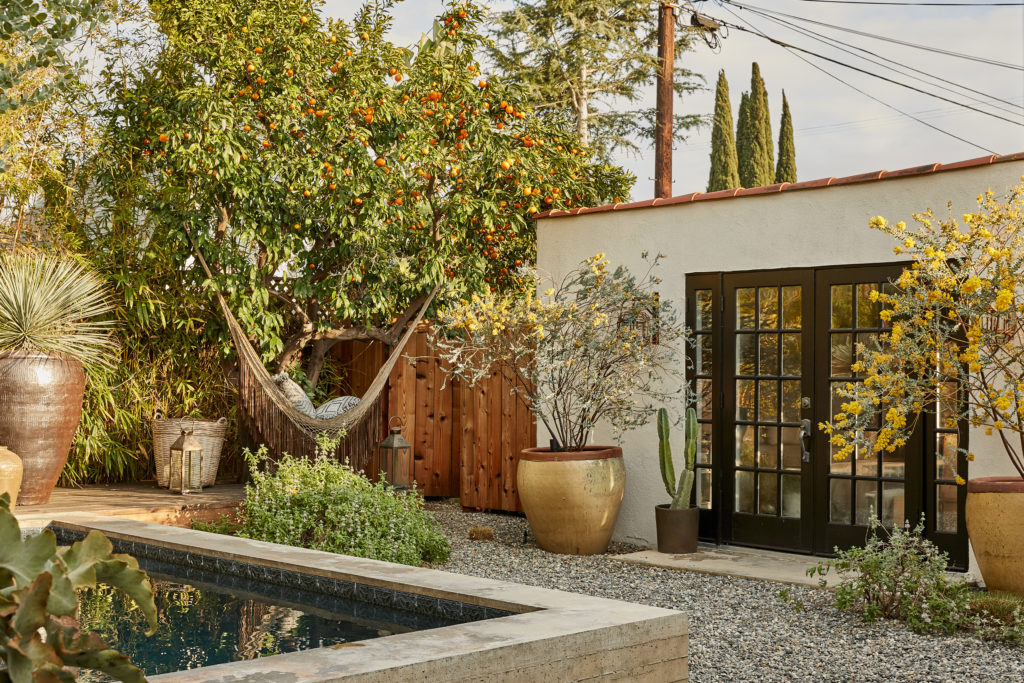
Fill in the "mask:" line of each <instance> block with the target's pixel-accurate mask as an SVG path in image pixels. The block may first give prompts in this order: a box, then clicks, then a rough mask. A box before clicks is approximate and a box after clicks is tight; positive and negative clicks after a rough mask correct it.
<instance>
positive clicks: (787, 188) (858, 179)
mask: <svg viewBox="0 0 1024 683" xmlns="http://www.w3.org/2000/svg"><path fill="white" fill-rule="evenodd" d="M1021 160H1024V152H1017V153H1015V154H1004V155H1002V156H985V157H978V158H976V159H967V160H965V161H957V162H953V163H949V164H927V165H924V166H914V167H913V168H904V169H900V170H898V171H873V172H871V173H860V174H858V175H851V176H846V177H845V178H818V179H817V180H805V181H803V182H800V183H777V184H775V185H766V186H764V187H750V188H735V189H732V190H720V191H718V192H709V193H706V194H703V193H700V192H692V193H690V194H684V195H679V196H676V197H666V198H664V199H646V200H643V201H638V202H630V203H629V204H621V203H620V204H606V205H604V206H594V207H590V208H584V209H571V210H569V211H561V210H558V209H556V210H553V211H545V212H543V213H538V214H535V216H534V217H535V218H560V217H562V216H576V215H579V214H584V213H599V212H603V211H628V210H631V209H645V208H651V207H656V206H671V205H673V204H685V203H687V202H702V201H705V200H716V199H731V198H733V197H750V196H753V195H762V194H777V193H780V192H796V191H799V190H813V189H817V188H821V187H832V186H834V185H850V184H853V183H869V182H877V181H880V180H890V179H893V178H906V177H909V176H918V175H926V174H928V173H941V172H942V171H952V170H956V169H962V168H971V167H973V166H985V165H987V164H998V163H1002V162H1005V161H1021Z"/></svg>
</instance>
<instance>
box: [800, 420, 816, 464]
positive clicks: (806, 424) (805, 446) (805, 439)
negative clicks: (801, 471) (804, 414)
mask: <svg viewBox="0 0 1024 683" xmlns="http://www.w3.org/2000/svg"><path fill="white" fill-rule="evenodd" d="M811 429H812V428H811V421H810V420H808V419H803V420H800V457H801V458H802V459H803V461H804V462H810V461H811V439H812V438H813V437H814V434H813V432H812V431H811Z"/></svg>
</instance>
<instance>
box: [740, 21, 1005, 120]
mask: <svg viewBox="0 0 1024 683" xmlns="http://www.w3.org/2000/svg"><path fill="white" fill-rule="evenodd" d="M722 9H724V10H726V11H727V12H729V13H730V14H732V15H733V16H735V17H736V18H737V19H738V20H739V21H745V20H744V19H743V18H742V17H740V16H739V15H737V14H736V13H735V12H733V11H732V10H731V9H729V8H728V7H726V6H724V5H722ZM721 23H722V25H723V26H728V27H729V28H731V29H735V30H737V31H743V32H744V33H751V34H753V35H756V36H760V37H761V38H764V39H765V40H767V41H768V42H770V43H774V44H776V45H778V46H779V47H783V48H786V49H787V50H790V51H793V50H796V51H798V52H803V53H804V54H808V55H811V56H812V57H817V58H818V59H821V60H824V61H826V62H831V63H832V64H836V65H838V66H842V67H845V68H847V69H850V70H852V71H856V72H858V73H862V74H865V75H867V76H872V77H874V78H877V79H879V80H882V81H885V82H887V83H892V84H893V85H898V86H900V87H903V88H906V89H908V90H913V91H914V92H918V93H921V94H922V95H927V96H928V97H933V98H935V99H937V100H942V101H943V102H949V103H950V104H955V105H957V106H958V107H963V108H964V109H970V110H971V111H974V112H977V113H979V114H984V115H985V116H989V117H991V118H994V119H998V120H1000V121H1005V122H1007V123H1011V124H1013V125H1015V126H1021V127H1024V123H1021V122H1019V121H1014V120H1013V119H1008V118H1006V117H1005V116H1000V115H999V114H994V113H992V112H990V111H985V110H984V109H978V108H977V107H972V106H971V105H969V104H964V103H963V102H957V101H956V100H953V99H950V98H948V97H943V96H942V95H938V94H936V93H933V92H929V91H927V90H922V89H921V88H918V87H916V86H913V85H910V84H908V83H902V82H900V81H897V80H895V79H893V78H889V77H888V76H883V75H881V74H877V73H875V72H873V71H868V70H867V69H862V68H860V67H858V66H854V65H852V64H847V63H846V62H841V61H839V60H838V59H833V58H832V57H828V56H826V55H823V54H820V53H818V52H814V51H813V50H808V49H807V48H803V47H799V46H798V45H793V44H792V43H787V42H786V41H784V40H779V39H778V38H772V37H771V36H769V35H768V34H766V33H764V32H762V31H760V30H751V29H749V28H747V27H746V26H740V25H738V24H730V23H728V22H724V21H723V22H721ZM748 23H750V22H749V21H748ZM751 26H752V27H753V24H752V23H751Z"/></svg>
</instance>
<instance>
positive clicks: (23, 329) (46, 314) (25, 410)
mask: <svg viewBox="0 0 1024 683" xmlns="http://www.w3.org/2000/svg"><path fill="white" fill-rule="evenodd" d="M110 310H111V306H110V303H109V301H108V299H107V297H106V294H105V292H104V287H103V283H102V281H101V280H100V279H99V277H98V276H96V275H95V274H94V273H93V272H91V271H89V270H88V269H86V268H84V267H82V266H81V265H79V264H77V263H75V262H74V261H70V260H68V259H66V258H61V257H54V256H40V255H32V254H10V253H9V254H4V255H3V256H0V396H3V410H2V411H0V444H2V445H4V446H6V447H8V448H10V449H11V450H12V451H14V452H15V453H17V454H18V455H20V456H21V459H22V464H23V466H24V473H23V479H22V484H21V495H20V496H19V499H18V502H19V503H20V504H22V505H33V504H38V503H45V502H46V501H48V500H49V499H50V493H51V492H52V491H53V487H54V486H55V485H56V484H57V479H58V478H59V477H60V473H61V470H62V469H63V468H64V464H65V463H66V462H67V458H68V451H69V450H70V449H71V441H72V439H73V438H74V435H75V430H77V429H78V422H79V420H80V418H81V415H82V394H83V391H84V389H85V371H84V367H83V364H84V365H91V364H96V365H109V364H110V363H111V362H112V356H113V351H114V350H115V349H116V346H115V344H114V342H113V340H112V339H111V337H110V330H111V325H112V323H110V322H108V321H104V320H97V319H96V318H98V317H99V316H102V315H103V314H105V313H107V312H108V311H110Z"/></svg>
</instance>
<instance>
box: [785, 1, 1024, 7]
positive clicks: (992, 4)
mask: <svg viewBox="0 0 1024 683" xmlns="http://www.w3.org/2000/svg"><path fill="white" fill-rule="evenodd" d="M800 1H801V2H820V3H824V4H826V5H892V6H893V7H915V6H916V7H1024V2H878V1H872V0H800Z"/></svg>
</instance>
